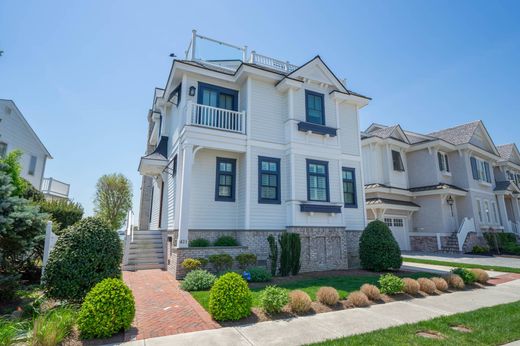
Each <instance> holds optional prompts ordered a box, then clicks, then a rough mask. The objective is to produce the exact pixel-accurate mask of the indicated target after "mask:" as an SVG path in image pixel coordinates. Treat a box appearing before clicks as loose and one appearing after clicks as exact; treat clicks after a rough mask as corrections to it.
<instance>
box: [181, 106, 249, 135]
mask: <svg viewBox="0 0 520 346" xmlns="http://www.w3.org/2000/svg"><path fill="white" fill-rule="evenodd" d="M186 120H187V125H195V126H201V127H208V128H212V129H218V130H224V131H229V132H236V133H242V134H245V133H246V112H245V111H242V112H237V111H231V110H228V109H223V108H217V107H211V106H206V105H201V104H197V103H192V102H189V103H188V108H187V119H186Z"/></svg>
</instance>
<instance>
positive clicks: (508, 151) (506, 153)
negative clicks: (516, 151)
mask: <svg viewBox="0 0 520 346" xmlns="http://www.w3.org/2000/svg"><path fill="white" fill-rule="evenodd" d="M514 147H515V145H514V144H513V143H511V144H504V145H497V149H498V153H499V154H500V157H501V158H503V159H504V161H509V160H510V159H511V156H512V155H513V148H514Z"/></svg>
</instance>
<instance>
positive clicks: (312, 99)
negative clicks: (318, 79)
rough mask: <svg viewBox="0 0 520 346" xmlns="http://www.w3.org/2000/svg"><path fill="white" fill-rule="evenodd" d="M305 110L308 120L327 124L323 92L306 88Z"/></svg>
mask: <svg viewBox="0 0 520 346" xmlns="http://www.w3.org/2000/svg"><path fill="white" fill-rule="evenodd" d="M305 112H306V119H307V122H309V123H313V124H318V125H325V107H324V103H323V94H319V93H316V92H313V91H309V90H305Z"/></svg>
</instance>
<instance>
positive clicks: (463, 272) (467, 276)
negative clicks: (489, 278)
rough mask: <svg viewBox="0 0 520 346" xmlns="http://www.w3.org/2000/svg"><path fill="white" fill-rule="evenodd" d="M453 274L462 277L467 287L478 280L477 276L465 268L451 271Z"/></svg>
mask: <svg viewBox="0 0 520 346" xmlns="http://www.w3.org/2000/svg"><path fill="white" fill-rule="evenodd" d="M451 273H452V274H456V275H458V276H460V278H461V279H462V280H463V281H464V283H465V284H466V285H467V284H472V283H474V282H475V280H476V279H477V278H476V276H475V274H473V273H472V272H471V271H469V270H468V269H465V268H455V269H453V270H452V271H451Z"/></svg>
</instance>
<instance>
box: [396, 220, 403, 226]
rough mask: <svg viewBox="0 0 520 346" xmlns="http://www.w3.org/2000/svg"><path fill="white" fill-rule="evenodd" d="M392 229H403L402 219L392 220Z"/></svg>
mask: <svg viewBox="0 0 520 346" xmlns="http://www.w3.org/2000/svg"><path fill="white" fill-rule="evenodd" d="M394 227H404V220H403V219H394Z"/></svg>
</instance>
